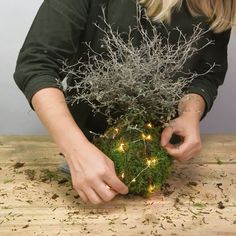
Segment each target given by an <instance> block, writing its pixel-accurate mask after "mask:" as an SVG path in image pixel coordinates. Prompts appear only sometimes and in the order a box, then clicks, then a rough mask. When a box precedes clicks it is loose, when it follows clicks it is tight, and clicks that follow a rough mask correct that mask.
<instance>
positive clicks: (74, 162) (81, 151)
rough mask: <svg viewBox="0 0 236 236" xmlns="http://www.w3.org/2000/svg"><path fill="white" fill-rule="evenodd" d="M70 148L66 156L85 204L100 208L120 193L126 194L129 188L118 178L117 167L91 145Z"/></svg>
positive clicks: (73, 181)
mask: <svg viewBox="0 0 236 236" xmlns="http://www.w3.org/2000/svg"><path fill="white" fill-rule="evenodd" d="M73 143H74V144H75V145H73V144H72V145H71V144H67V145H66V146H67V147H68V148H66V149H67V151H66V153H64V155H65V158H66V160H67V163H68V165H69V167H70V172H71V177H72V183H73V187H74V189H75V190H76V191H77V192H78V194H79V195H80V197H81V199H82V200H83V201H84V202H91V203H93V204H99V203H102V202H107V201H110V200H112V199H113V198H114V197H115V196H116V195H117V194H118V193H120V194H127V193H128V188H127V186H126V185H125V184H124V183H123V182H122V181H121V180H120V179H119V178H118V177H117V175H116V172H115V168H114V163H113V161H112V160H111V159H110V158H108V157H107V156H106V155H105V154H104V153H102V152H101V151H100V150H99V149H98V148H97V147H95V146H94V145H93V144H92V143H90V142H89V141H84V142H81V140H78V142H77V143H75V142H74V141H73Z"/></svg>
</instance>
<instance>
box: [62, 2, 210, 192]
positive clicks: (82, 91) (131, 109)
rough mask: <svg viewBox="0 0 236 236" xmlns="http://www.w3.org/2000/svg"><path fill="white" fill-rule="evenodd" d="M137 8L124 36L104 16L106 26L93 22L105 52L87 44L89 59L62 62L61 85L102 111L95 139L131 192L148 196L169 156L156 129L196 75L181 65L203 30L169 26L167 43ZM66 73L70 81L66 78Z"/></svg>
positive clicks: (160, 181)
mask: <svg viewBox="0 0 236 236" xmlns="http://www.w3.org/2000/svg"><path fill="white" fill-rule="evenodd" d="M137 12H138V14H137V15H138V16H137V27H135V29H130V31H129V32H128V34H126V35H125V37H124V34H120V33H119V32H118V31H116V30H115V31H114V29H113V28H112V26H111V25H109V24H108V23H107V22H106V20H104V23H105V28H102V27H100V26H99V25H97V27H98V28H99V29H100V30H101V31H102V32H103V34H104V38H103V40H102V42H101V46H102V48H103V49H104V51H105V53H100V54H97V53H95V52H94V51H93V50H92V48H91V47H90V45H89V44H87V46H88V48H89V49H91V50H90V51H92V52H93V54H91V55H89V57H88V61H86V62H84V61H82V60H79V61H78V62H77V63H76V64H75V65H68V64H67V62H64V63H63V69H62V72H63V73H66V76H65V79H64V80H63V81H62V85H63V88H64V91H65V93H66V92H68V91H71V90H73V95H72V96H70V97H68V98H67V99H68V101H69V102H71V103H76V102H80V101H83V102H86V103H88V104H89V105H90V106H91V107H92V109H93V112H94V113H102V114H104V115H105V116H106V118H107V121H108V124H109V128H108V129H107V131H106V132H105V133H104V134H101V135H95V138H94V144H95V145H96V146H97V147H98V148H99V149H100V150H101V151H103V152H104V153H105V154H106V155H107V156H108V157H110V158H111V159H112V160H113V161H114V164H115V167H116V172H117V175H118V176H119V177H120V179H122V181H123V182H124V183H125V184H127V185H128V187H129V193H130V194H134V195H141V196H148V195H149V194H151V193H154V192H155V190H157V189H158V188H160V186H161V185H162V184H163V183H164V182H165V181H166V180H167V178H168V176H169V174H170V172H171V166H172V158H171V157H170V156H169V155H168V154H167V153H166V152H165V150H164V149H163V148H162V147H161V145H160V134H161V130H162V128H163V126H165V125H166V124H168V122H169V121H170V120H171V119H172V118H173V117H175V116H176V115H177V106H178V104H179V102H180V100H181V99H182V98H183V96H184V95H185V92H184V90H185V88H186V87H187V86H188V85H189V84H190V83H191V81H192V80H193V79H194V78H195V77H197V76H199V75H198V74H196V73H192V72H186V71H184V69H183V68H184V64H185V63H186V61H187V60H188V58H189V57H191V56H192V55H193V54H194V53H196V52H197V51H198V50H201V49H202V48H200V49H199V48H198V47H197V46H196V45H197V42H198V40H199V39H200V38H201V37H202V35H203V34H204V32H203V30H202V29H201V27H200V26H195V27H194V30H193V34H192V35H191V36H190V37H187V36H185V35H184V34H183V33H182V32H181V30H179V29H174V31H175V33H176V32H177V33H178V36H179V39H178V42H176V43H175V44H171V43H170V42H169V36H170V34H168V36H167V37H163V36H162V35H161V34H160V33H159V32H158V29H157V27H156V25H155V24H154V23H152V22H151V21H150V20H149V19H148V18H147V17H146V16H145V20H146V21H148V23H149V32H148V31H147V30H146V29H145V28H144V27H143V25H142V23H141V17H143V16H141V15H142V14H141V12H142V10H141V7H137ZM150 29H151V34H150ZM134 31H135V32H136V33H138V34H139V35H140V44H139V46H134V44H133V37H132V35H133V32H134ZM208 43H210V42H208ZM208 43H207V44H208ZM207 44H206V45H204V46H203V47H205V46H207ZM210 67H211V66H210ZM209 70H211V68H210V69H209ZM206 73H207V72H206ZM69 77H73V79H74V81H75V84H74V85H73V86H70V85H68V84H67V83H66V81H67V78H69ZM176 77H178V79H173V78H176Z"/></svg>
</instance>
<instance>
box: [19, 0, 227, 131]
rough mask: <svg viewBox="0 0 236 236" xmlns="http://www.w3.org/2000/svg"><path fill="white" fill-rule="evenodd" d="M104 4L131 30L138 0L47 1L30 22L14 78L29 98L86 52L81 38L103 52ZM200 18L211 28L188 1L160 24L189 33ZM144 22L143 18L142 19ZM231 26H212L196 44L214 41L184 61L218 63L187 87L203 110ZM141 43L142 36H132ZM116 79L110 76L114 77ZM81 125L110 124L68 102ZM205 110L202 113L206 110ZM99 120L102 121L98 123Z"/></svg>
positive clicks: (220, 77) (221, 70) (221, 66)
mask: <svg viewBox="0 0 236 236" xmlns="http://www.w3.org/2000/svg"><path fill="white" fill-rule="evenodd" d="M101 6H103V7H105V14H106V19H107V22H108V23H110V24H112V25H113V27H114V28H115V29H117V28H118V29H119V31H120V32H127V31H128V27H129V26H135V24H136V20H135V15H136V3H135V0H45V1H44V3H43V4H42V6H41V7H40V9H39V11H38V14H37V16H36V18H35V20H34V22H33V24H32V26H31V29H30V31H29V33H28V35H27V38H26V40H25V42H24V45H23V47H22V49H21V50H20V53H19V57H18V60H17V66H16V71H15V73H14V79H15V81H16V83H17V85H18V86H19V88H20V89H21V90H22V91H23V93H24V94H25V95H26V97H27V99H28V101H29V102H31V98H32V96H33V95H34V94H35V93H36V92H37V91H38V90H40V89H43V88H47V87H56V88H58V84H57V82H56V80H55V78H60V77H61V74H60V73H59V72H60V68H61V62H60V60H64V59H68V58H69V59H76V58H79V57H82V58H83V57H84V54H85V52H86V48H85V46H84V44H83V43H82V42H84V41H87V42H91V46H92V48H93V49H94V50H95V51H97V52H101V51H102V48H101V43H100V39H101V38H102V32H101V31H100V30H99V29H98V28H97V27H96V26H95V25H94V23H95V22H96V23H98V24H102V22H101V21H102V20H101V17H100V16H101V14H102V11H101ZM199 23H201V27H203V28H204V29H205V30H208V28H209V25H208V23H207V21H206V19H205V18H204V17H195V18H193V17H192V16H191V15H190V13H189V12H188V9H187V7H186V4H183V6H182V8H181V10H180V11H175V12H174V13H173V16H172V21H171V24H169V25H168V24H166V25H165V27H163V26H161V24H159V25H157V27H158V29H159V30H160V32H161V33H162V34H166V32H167V31H166V29H165V28H167V30H168V31H171V30H172V29H173V28H175V27H179V28H180V29H181V30H182V31H183V32H184V33H185V34H186V35H191V34H192V32H193V25H198V24H199ZM144 24H145V23H144ZM177 37H178V35H177V34H176V35H175V34H174V33H172V36H171V41H172V42H175V41H177ZM229 37H230V30H228V31H225V32H223V33H220V34H215V33H213V32H212V31H210V30H208V32H206V34H205V37H204V38H202V39H201V40H200V41H199V44H198V46H199V47H200V46H201V45H203V44H204V43H205V42H206V41H207V40H213V41H214V44H212V45H210V46H208V47H206V48H205V49H204V50H201V51H199V52H198V53H197V54H196V55H194V56H192V58H190V59H189V60H188V62H187V63H186V65H185V67H186V69H187V70H190V71H192V72H194V71H196V72H198V73H201V72H205V71H206V70H207V69H208V68H209V65H208V63H209V64H211V65H212V64H214V63H216V64H217V66H216V67H215V68H214V69H213V71H211V72H210V73H208V74H206V75H204V76H200V77H198V78H196V79H195V80H194V81H193V82H192V84H191V86H190V87H189V88H188V91H189V92H193V93H197V94H200V95H201V96H202V97H203V98H204V100H205V102H206V110H205V114H206V113H207V112H208V111H209V110H210V109H211V107H212V104H213V101H214V99H215V98H216V95H217V89H218V87H219V85H221V84H222V83H223V81H224V77H225V73H226V70H227V45H228V41H229ZM134 43H136V44H137V45H138V43H139V41H138V37H137V38H136V41H134ZM111 80H112V78H111ZM70 109H71V112H72V114H73V116H74V118H75V120H76V121H77V123H78V124H81V126H83V127H87V128H88V129H92V130H94V131H100V130H103V129H104V128H105V126H106V124H105V122H104V119H103V118H102V117H100V116H97V117H95V118H94V117H93V114H92V112H91V110H90V108H88V107H87V105H85V104H79V105H75V106H74V107H70ZM205 114H204V115H205ZM98 124H99V125H98Z"/></svg>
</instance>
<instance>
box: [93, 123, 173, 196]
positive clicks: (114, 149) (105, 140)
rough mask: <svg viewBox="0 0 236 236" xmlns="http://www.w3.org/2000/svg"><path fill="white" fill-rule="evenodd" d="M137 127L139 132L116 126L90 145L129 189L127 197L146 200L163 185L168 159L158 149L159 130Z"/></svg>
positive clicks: (168, 164)
mask: <svg viewBox="0 0 236 236" xmlns="http://www.w3.org/2000/svg"><path fill="white" fill-rule="evenodd" d="M138 127H141V128H139V129H137V128H130V127H127V126H125V125H122V124H119V125H118V126H117V127H115V128H114V127H112V128H110V129H108V130H107V132H106V133H105V134H104V135H103V136H102V137H99V138H96V139H95V140H94V143H95V145H96V146H97V147H98V148H100V149H101V150H102V151H103V152H104V153H105V154H106V155H107V156H109V157H110V158H111V159H112V160H113V162H114V164H115V167H116V173H117V175H118V176H119V178H120V179H121V180H122V181H123V182H124V183H125V184H126V185H128V187H129V194H132V195H140V196H148V195H149V194H150V192H153V191H155V190H156V189H159V188H160V186H161V185H162V184H163V183H165V181H166V179H167V178H168V176H169V174H170V170H171V165H172V158H171V157H170V156H169V155H168V154H167V153H166V151H165V150H164V149H163V148H162V147H161V146H160V142H159V140H160V128H159V127H153V126H152V127H150V126H148V125H147V124H142V125H141V126H140V125H139V126H138ZM149 161H151V163H150V162H149ZM148 163H149V164H148ZM122 174H124V176H123V175H122ZM134 179H135V182H134V181H132V180H134Z"/></svg>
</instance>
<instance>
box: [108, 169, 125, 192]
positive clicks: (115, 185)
mask: <svg viewBox="0 0 236 236" xmlns="http://www.w3.org/2000/svg"><path fill="white" fill-rule="evenodd" d="M104 182H105V183H107V185H108V186H109V187H111V188H112V189H113V190H114V191H116V192H117V193H120V194H127V193H128V191H129V190H128V187H127V186H126V185H125V184H124V183H123V182H122V181H121V180H120V179H119V178H118V177H117V176H116V173H114V172H111V173H110V174H109V175H107V176H105V177H104Z"/></svg>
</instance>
